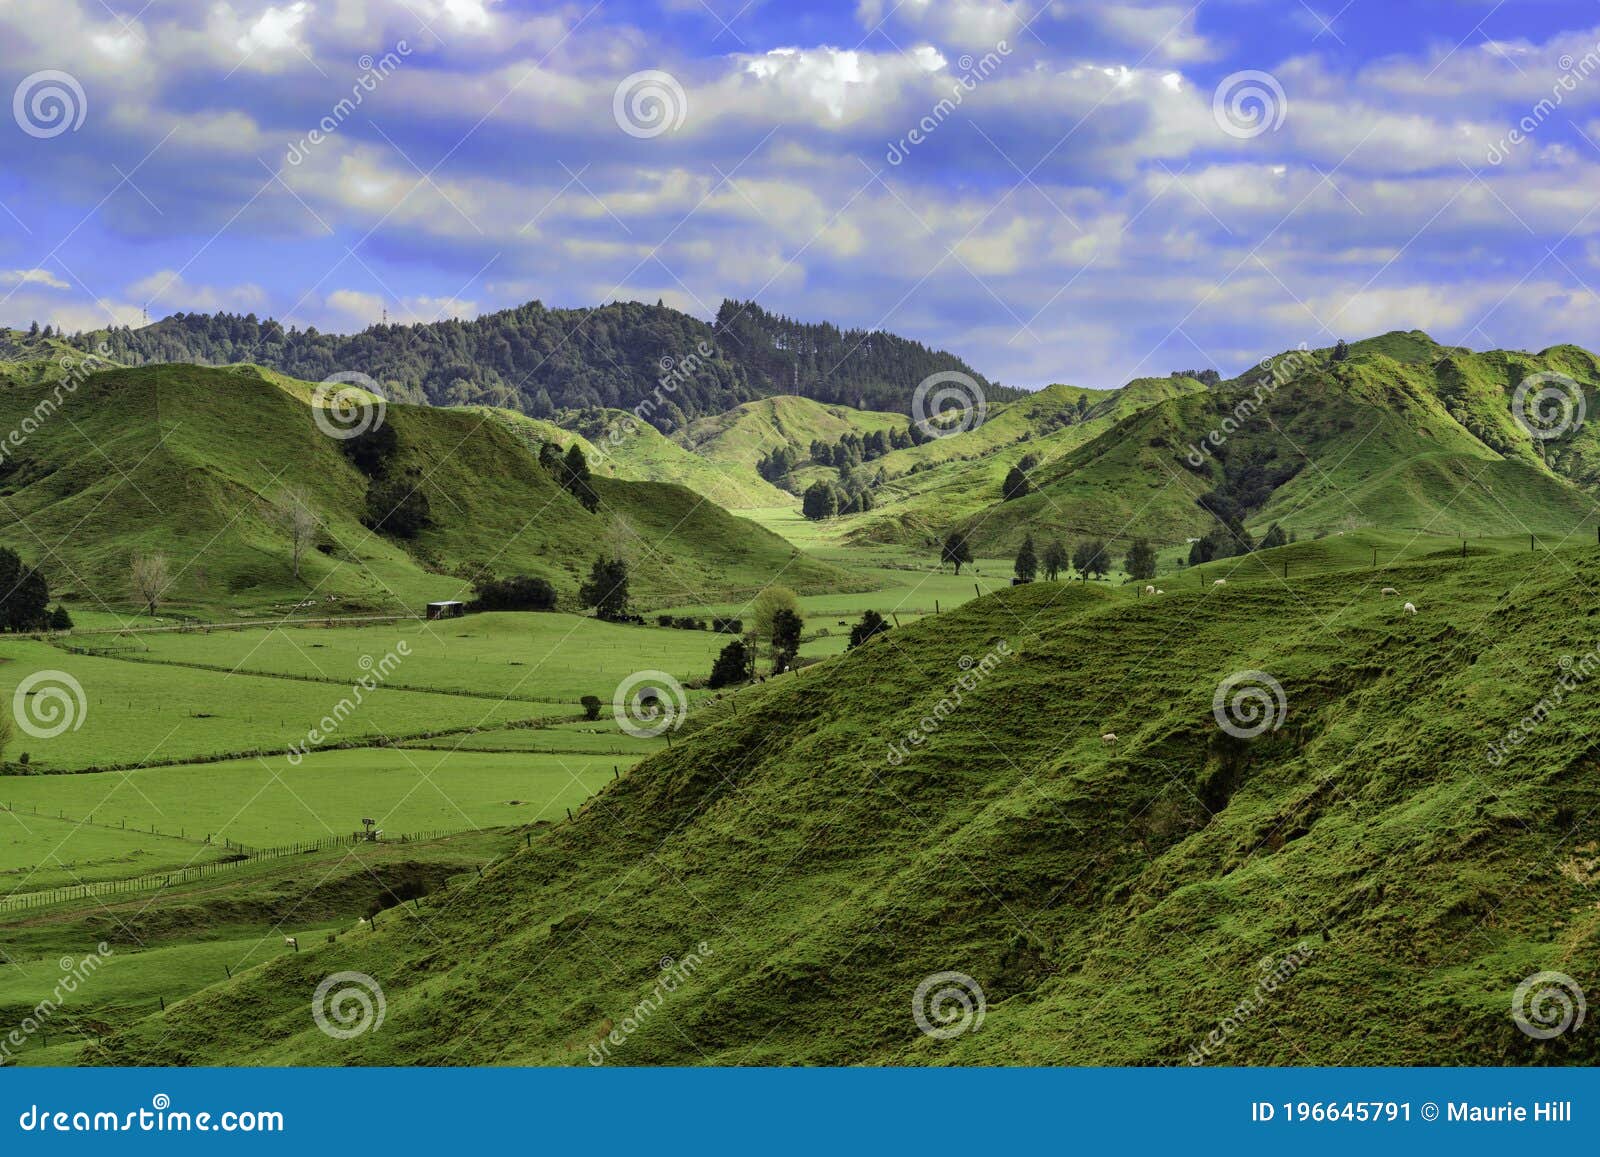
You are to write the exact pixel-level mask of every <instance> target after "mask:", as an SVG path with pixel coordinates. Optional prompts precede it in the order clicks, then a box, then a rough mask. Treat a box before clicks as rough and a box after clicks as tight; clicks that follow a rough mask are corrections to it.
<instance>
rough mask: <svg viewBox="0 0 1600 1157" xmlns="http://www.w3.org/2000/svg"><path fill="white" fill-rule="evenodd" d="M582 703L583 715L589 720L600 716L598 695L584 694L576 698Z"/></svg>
mask: <svg viewBox="0 0 1600 1157" xmlns="http://www.w3.org/2000/svg"><path fill="white" fill-rule="evenodd" d="M578 702H579V703H582V704H583V717H584V718H585V719H588V720H590V721H593V720H596V719H599V718H600V707H601V703H600V697H599V696H598V695H585V696H584V697H583V698H582V699H580V700H578Z"/></svg>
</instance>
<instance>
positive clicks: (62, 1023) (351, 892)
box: [0, 830, 519, 1065]
mask: <svg viewBox="0 0 1600 1157" xmlns="http://www.w3.org/2000/svg"><path fill="white" fill-rule="evenodd" d="M518 839H519V837H518V836H517V835H516V834H515V833H513V832H507V831H505V830H493V831H486V832H481V833H466V834H462V835H456V836H451V837H449V838H446V839H440V840H434V841H430V842H426V843H420V844H405V845H400V844H387V843H382V844H366V843H363V844H357V845H355V846H354V847H348V848H341V849H338V850H335V851H326V852H320V853H312V854H308V855H303V856H295V857H292V858H289V859H283V860H264V861H260V862H256V863H247V864H243V865H241V866H239V867H238V868H237V869H234V870H233V871H231V872H230V873H229V874H228V875H226V876H221V877H211V878H208V879H206V880H204V881H197V882H191V883H187V884H182V885H178V886H175V887H172V888H170V889H166V890H163V891H159V892H150V893H144V894H136V895H129V896H118V897H110V898H98V899H95V900H92V901H82V902H73V903H67V904H60V905H57V906H55V907H51V908H47V909H30V910H28V911H24V912H15V913H9V914H3V915H0V940H3V942H4V945H5V948H4V956H3V957H0V960H3V963H4V966H3V967H0V1023H3V1024H6V1025H17V1024H20V1023H22V1022H23V1021H24V1019H25V1018H27V1017H28V1016H30V1014H33V1013H34V1012H35V1009H36V1006H37V1005H38V1003H39V1001H40V999H41V997H42V996H44V995H46V994H49V993H51V992H52V990H53V989H54V987H55V985H56V983H57V981H58V980H59V979H60V977H61V976H62V975H63V970H62V968H61V961H62V960H63V959H67V960H70V961H71V962H72V963H73V964H74V965H75V966H76V965H78V964H79V962H81V961H82V960H83V958H84V957H85V956H86V955H90V956H99V955H100V953H99V951H98V947H97V946H98V945H101V944H104V945H105V946H106V948H107V949H108V951H107V952H106V953H105V954H104V956H103V957H102V958H101V963H100V964H99V965H98V966H96V967H95V969H94V972H93V975H92V976H91V977H90V979H89V981H88V982H87V983H85V984H83V985H81V986H80V987H79V988H78V990H77V991H76V992H75V993H73V994H71V995H70V999H68V1000H66V1001H65V1002H64V1006H63V1007H62V1008H61V1009H60V1010H59V1011H58V1012H57V1013H56V1014H54V1015H53V1016H51V1017H50V1018H49V1020H48V1023H46V1024H45V1026H44V1032H43V1033H40V1034H36V1035H33V1036H31V1037H30V1038H29V1039H28V1040H27V1041H26V1043H25V1045H24V1047H23V1049H22V1050H21V1051H20V1052H19V1053H17V1054H16V1055H15V1056H13V1057H12V1058H11V1060H12V1063H16V1064H23V1065H39V1064H57V1065H59V1064H73V1063H75V1062H76V1061H77V1060H78V1058H79V1056H80V1054H81V1052H82V1050H83V1048H84V1044H85V1042H86V1041H87V1040H92V1039H94V1038H96V1037H98V1036H99V1035H101V1034H103V1033H105V1032H107V1031H110V1030H112V1029H114V1028H116V1027H118V1026H121V1025H124V1024H127V1023H131V1022H132V1021H134V1020H138V1019H140V1018H143V1017H149V1016H160V1015H161V1002H162V1001H165V1002H166V1005H167V1007H168V1008H169V1009H170V1008H172V1007H173V1006H174V1005H175V1004H176V1003H177V1002H179V1001H181V1000H182V999H184V998H185V997H188V996H191V995H193V994H194V993H195V992H198V991H200V990H202V989H204V988H207V987H210V986H212V985H216V984H222V983H226V982H227V981H228V978H229V975H230V974H232V975H235V976H237V975H240V974H241V973H248V971H249V970H250V969H251V968H253V967H256V966H258V965H260V964H261V963H264V962H266V961H269V960H271V959H273V958H275V957H277V956H279V955H281V954H283V953H285V952H291V951H293V949H292V948H291V947H290V946H288V945H286V944H285V943H284V937H285V936H294V937H297V938H298V939H299V941H300V943H301V945H302V947H303V948H304V949H310V948H311V947H313V946H314V945H316V944H318V943H323V944H325V943H326V942H327V940H328V937H329V936H339V937H351V936H354V937H359V936H363V935H370V934H371V933H370V930H368V929H367V928H366V926H364V925H360V924H358V923H357V921H358V920H359V919H360V918H361V917H363V916H366V915H371V914H372V913H373V911H374V910H375V909H380V908H390V907H392V906H393V905H395V904H396V903H398V902H399V901H400V900H401V899H402V898H403V897H404V896H406V895H410V894H415V892H416V890H417V889H418V888H419V887H420V888H422V889H424V890H427V891H433V890H438V889H443V888H445V887H446V886H447V884H448V882H449V881H450V880H451V879H458V878H461V877H462V876H464V875H472V874H474V869H475V868H476V867H478V866H480V865H482V864H484V863H487V862H488V861H490V860H492V859H494V858H495V857H497V856H499V855H503V854H504V853H505V852H506V851H507V850H509V848H510V847H512V846H513V845H514V844H515V843H516V842H517V841H518ZM431 902H432V901H430V903H431ZM422 934H426V932H425V931H423V932H422Z"/></svg>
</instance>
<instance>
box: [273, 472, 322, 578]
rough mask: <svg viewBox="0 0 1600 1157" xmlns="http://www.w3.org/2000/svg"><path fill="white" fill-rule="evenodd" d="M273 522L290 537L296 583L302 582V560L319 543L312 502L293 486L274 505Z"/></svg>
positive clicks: (290, 552) (280, 495)
mask: <svg viewBox="0 0 1600 1157" xmlns="http://www.w3.org/2000/svg"><path fill="white" fill-rule="evenodd" d="M272 521H273V522H275V523H276V524H277V525H278V528H279V529H280V530H282V531H283V532H284V534H286V535H288V536H289V556H290V558H292V559H293V560H294V577H295V581H296V582H299V581H300V560H301V559H302V558H304V557H305V553H306V551H307V550H309V549H311V547H312V546H313V545H314V544H315V543H316V541H317V516H316V515H315V514H314V513H313V512H312V510H311V500H310V498H309V497H307V495H306V492H305V490H304V489H302V488H301V487H299V486H291V487H289V488H288V489H286V490H284V491H283V492H282V493H281V494H279V495H278V497H277V499H276V500H275V501H274V502H273V504H272Z"/></svg>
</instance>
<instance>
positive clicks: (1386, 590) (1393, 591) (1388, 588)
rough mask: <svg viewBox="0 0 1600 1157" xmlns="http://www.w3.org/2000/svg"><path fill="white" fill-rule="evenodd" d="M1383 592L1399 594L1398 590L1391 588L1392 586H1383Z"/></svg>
mask: <svg viewBox="0 0 1600 1157" xmlns="http://www.w3.org/2000/svg"><path fill="white" fill-rule="evenodd" d="M1383 593H1384V594H1385V595H1397V594H1399V593H1400V592H1399V591H1397V590H1395V589H1394V588H1393V587H1384V588H1383Z"/></svg>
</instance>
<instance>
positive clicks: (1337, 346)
mask: <svg viewBox="0 0 1600 1157" xmlns="http://www.w3.org/2000/svg"><path fill="white" fill-rule="evenodd" d="M1349 357H1350V347H1349V346H1348V345H1346V344H1345V340H1344V338H1340V339H1339V340H1338V341H1337V342H1335V343H1334V346H1333V360H1334V361H1336V362H1342V361H1345V360H1346V359H1348V358H1349Z"/></svg>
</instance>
